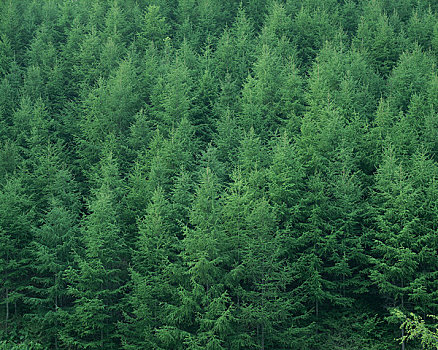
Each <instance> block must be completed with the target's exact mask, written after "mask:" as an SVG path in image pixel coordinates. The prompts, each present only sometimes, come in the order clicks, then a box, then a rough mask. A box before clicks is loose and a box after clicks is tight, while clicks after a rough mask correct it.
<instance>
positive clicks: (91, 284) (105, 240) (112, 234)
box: [61, 152, 129, 349]
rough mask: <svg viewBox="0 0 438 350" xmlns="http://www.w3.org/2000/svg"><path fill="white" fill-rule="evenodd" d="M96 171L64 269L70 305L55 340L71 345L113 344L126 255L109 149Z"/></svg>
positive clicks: (119, 191) (117, 187) (118, 187)
mask: <svg viewBox="0 0 438 350" xmlns="http://www.w3.org/2000/svg"><path fill="white" fill-rule="evenodd" d="M98 171H99V174H102V177H101V178H100V176H99V177H97V174H96V178H95V179H94V181H93V182H94V189H93V191H92V197H91V199H90V201H89V203H88V211H89V214H88V215H87V216H86V217H85V218H84V219H83V226H82V242H83V247H84V248H83V253H81V252H77V257H76V261H77V262H76V263H77V266H78V267H77V269H75V268H71V269H69V270H68V271H67V272H66V276H67V281H68V283H69V294H70V295H71V296H72V297H73V298H74V308H73V310H72V312H70V313H68V314H66V315H65V319H64V329H63V332H62V334H61V341H62V342H63V343H64V344H65V345H66V346H74V347H77V348H84V349H87V348H90V349H98V348H102V347H105V348H108V349H115V348H117V346H118V345H117V343H118V342H117V338H116V336H117V334H116V333H115V330H116V323H117V321H119V320H120V319H121V314H120V312H121V311H120V308H119V305H120V298H121V293H122V288H123V286H124V284H125V282H126V279H127V271H126V270H127V266H126V264H127V259H128V258H129V256H128V254H127V251H126V245H125V242H124V237H123V235H122V232H121V230H120V226H119V224H118V218H119V213H120V208H119V207H118V203H119V201H120V196H121V194H122V188H121V184H120V180H119V179H118V176H119V174H118V169H117V166H116V164H115V162H114V160H113V158H112V154H111V152H109V153H107V154H106V156H105V158H103V159H102V161H101V164H100V167H99V168H98Z"/></svg>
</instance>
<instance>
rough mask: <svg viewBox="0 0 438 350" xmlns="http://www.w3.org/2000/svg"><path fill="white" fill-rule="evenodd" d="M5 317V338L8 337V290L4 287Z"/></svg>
mask: <svg viewBox="0 0 438 350" xmlns="http://www.w3.org/2000/svg"><path fill="white" fill-rule="evenodd" d="M5 296H6V316H5V328H6V337H7V336H8V322H9V288H8V287H6V295H5Z"/></svg>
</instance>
